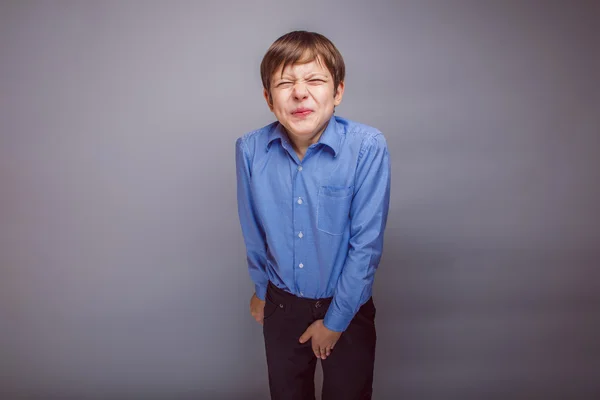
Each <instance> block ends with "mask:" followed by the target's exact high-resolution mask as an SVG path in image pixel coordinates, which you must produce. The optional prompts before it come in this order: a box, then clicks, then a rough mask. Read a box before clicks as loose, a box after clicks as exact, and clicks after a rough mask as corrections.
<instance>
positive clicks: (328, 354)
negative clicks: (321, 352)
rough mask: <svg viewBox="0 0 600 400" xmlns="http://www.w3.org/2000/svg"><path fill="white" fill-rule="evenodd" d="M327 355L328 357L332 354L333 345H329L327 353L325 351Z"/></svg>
mask: <svg viewBox="0 0 600 400" xmlns="http://www.w3.org/2000/svg"><path fill="white" fill-rule="evenodd" d="M325 355H326V356H327V357H329V356H330V355H331V347H328V348H327V349H326V353H325Z"/></svg>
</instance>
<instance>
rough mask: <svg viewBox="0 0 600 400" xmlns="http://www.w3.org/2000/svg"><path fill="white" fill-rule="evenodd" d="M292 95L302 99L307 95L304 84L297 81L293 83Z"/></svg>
mask: <svg viewBox="0 0 600 400" xmlns="http://www.w3.org/2000/svg"><path fill="white" fill-rule="evenodd" d="M293 95H294V98H295V99H298V100H302V99H305V98H307V97H308V89H307V87H306V85H305V84H303V83H297V84H296V85H294V91H293Z"/></svg>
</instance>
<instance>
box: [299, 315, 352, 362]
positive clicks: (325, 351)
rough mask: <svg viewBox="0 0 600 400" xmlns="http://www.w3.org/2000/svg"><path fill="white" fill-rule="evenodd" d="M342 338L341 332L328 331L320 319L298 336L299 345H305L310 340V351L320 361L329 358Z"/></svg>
mask: <svg viewBox="0 0 600 400" xmlns="http://www.w3.org/2000/svg"><path fill="white" fill-rule="evenodd" d="M340 336H342V332H336V331H332V330H330V329H328V328H327V327H326V326H325V325H324V324H323V320H322V319H318V320H316V321H315V322H313V323H312V324H311V325H310V326H309V327H308V328H307V329H306V331H304V333H303V334H302V336H300V343H306V342H307V341H308V339H311V338H312V349H313V352H314V353H315V356H316V357H317V358H320V359H322V360H324V359H326V358H327V357H329V355H330V354H331V351H332V350H333V347H334V346H335V344H336V343H337V341H338V340H339V339H340Z"/></svg>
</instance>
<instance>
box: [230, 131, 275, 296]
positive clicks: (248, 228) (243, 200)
mask: <svg viewBox="0 0 600 400" xmlns="http://www.w3.org/2000/svg"><path fill="white" fill-rule="evenodd" d="M235 161H236V175H237V206H238V215H239V218H240V224H241V227H242V235H243V237H244V243H245V245H246V258H247V261H248V271H249V273H250V278H251V279H252V281H253V282H254V287H255V291H256V296H257V297H258V298H259V299H261V300H264V299H265V295H266V292H267V284H268V277H267V273H266V264H267V261H266V259H267V257H266V254H267V252H266V241H265V233H264V230H263V228H262V226H261V224H260V221H259V219H258V216H257V214H256V210H255V208H254V202H253V199H252V191H251V188H250V180H251V170H250V163H249V157H248V149H247V146H246V143H245V142H244V140H243V139H242V138H239V139H238V140H237V141H236V145H235Z"/></svg>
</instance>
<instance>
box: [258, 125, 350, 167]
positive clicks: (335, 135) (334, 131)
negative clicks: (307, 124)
mask: <svg viewBox="0 0 600 400" xmlns="http://www.w3.org/2000/svg"><path fill="white" fill-rule="evenodd" d="M277 139H279V140H280V141H282V142H283V141H285V140H287V134H286V133H285V130H284V128H283V125H281V124H280V123H278V124H276V125H275V127H274V128H273V129H271V131H270V132H269V138H268V141H267V151H268V150H269V149H270V148H271V144H272V143H273V141H274V140H277ZM341 142H342V135H340V133H339V131H338V123H337V121H336V120H335V116H332V117H331V119H330V120H329V123H328V124H327V128H325V130H324V131H323V133H322V134H321V137H320V138H319V142H318V143H321V144H323V145H325V146H327V147H329V148H330V149H331V150H332V151H333V156H334V157H335V156H337V155H338V153H339V151H340V146H341Z"/></svg>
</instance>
